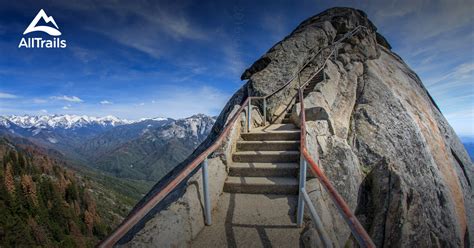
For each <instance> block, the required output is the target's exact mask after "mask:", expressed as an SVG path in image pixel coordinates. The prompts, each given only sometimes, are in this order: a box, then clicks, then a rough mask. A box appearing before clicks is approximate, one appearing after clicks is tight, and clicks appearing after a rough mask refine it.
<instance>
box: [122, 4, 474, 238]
mask: <svg viewBox="0 0 474 248" xmlns="http://www.w3.org/2000/svg"><path fill="white" fill-rule="evenodd" d="M358 26H364V27H365V28H363V29H361V31H360V32H358V33H357V34H355V35H354V36H352V37H350V38H348V39H347V40H344V41H343V42H342V43H341V45H340V46H338V49H337V53H335V55H336V56H334V57H331V58H330V59H329V60H328V61H327V63H326V64H325V67H324V74H325V80H323V81H321V82H319V83H317V84H316V85H315V87H314V89H313V90H311V92H309V94H307V95H306V97H305V98H304V104H305V110H304V111H305V113H306V116H307V123H306V125H307V128H308V133H307V142H308V143H307V146H308V148H309V149H308V150H309V151H310V153H311V155H312V156H313V157H314V158H315V160H316V161H319V164H320V166H321V167H322V168H323V170H324V172H325V173H326V174H327V176H328V177H329V178H330V180H331V181H332V183H333V184H334V186H335V187H336V188H337V190H338V191H339V192H340V193H341V195H342V196H343V197H344V198H345V199H346V201H347V203H348V204H349V206H350V207H351V208H352V210H353V211H354V212H355V213H356V215H357V217H358V218H359V219H360V220H361V222H362V224H363V225H364V227H365V228H366V229H367V231H368V232H369V234H370V236H371V237H372V238H373V240H374V242H375V244H376V246H377V247H472V246H473V241H472V239H473V238H474V236H473V235H474V233H473V231H474V219H473V218H474V216H473V212H474V211H473V209H474V208H473V206H474V202H473V199H474V195H473V191H472V182H473V173H474V169H473V164H472V162H471V160H470V158H469V156H468V154H467V152H466V151H465V149H464V148H463V146H462V144H461V142H460V140H459V138H458V137H457V136H456V134H455V132H454V131H453V129H452V128H451V127H450V126H449V124H448V122H447V121H446V119H445V118H444V117H443V115H442V113H441V112H440V110H439V109H438V107H437V106H436V104H435V103H434V101H433V99H432V98H431V97H430V95H429V93H428V91H427V90H426V89H425V87H424V86H423V84H422V82H421V80H420V79H419V78H418V76H417V75H416V74H415V73H414V72H413V71H412V70H411V69H410V68H409V67H408V66H407V65H406V64H405V63H404V62H403V60H402V59H401V58H400V57H399V56H398V55H396V54H395V53H394V52H393V51H391V50H390V49H391V46H390V44H389V43H388V41H387V40H386V39H385V38H384V37H383V36H382V35H380V34H379V33H377V29H376V27H375V26H374V25H373V24H372V23H371V22H370V20H369V19H368V18H367V16H366V14H365V13H363V12H362V11H360V10H355V9H350V8H333V9H329V10H327V11H324V12H322V13H320V14H318V15H316V16H314V17H311V18H309V19H307V20H306V21H304V22H303V23H301V24H300V25H299V26H298V27H297V28H296V29H295V31H293V32H292V33H291V34H290V35H289V36H287V37H286V38H285V39H284V40H282V41H281V42H279V43H277V44H276V45H275V46H274V47H272V48H271V49H270V50H269V51H268V52H267V53H266V54H264V55H263V56H262V57H261V58H260V59H259V60H257V61H256V62H255V63H254V64H253V65H252V66H251V67H250V68H248V69H247V70H246V71H245V72H244V73H243V75H242V79H248V82H247V84H246V85H244V87H243V88H242V89H240V90H239V92H237V93H236V94H235V95H234V97H233V98H232V99H231V101H229V103H228V104H227V106H226V107H225V108H224V110H223V111H222V113H221V115H220V116H219V118H218V120H217V122H216V125H215V127H214V130H213V132H212V133H211V135H210V137H209V138H208V139H207V140H206V141H205V142H204V143H203V144H202V145H201V146H200V147H199V148H198V149H197V150H196V151H195V153H194V154H193V155H192V156H191V157H190V158H189V159H188V160H187V161H190V160H191V159H192V158H194V157H195V156H196V155H197V154H199V152H201V151H203V149H205V148H206V147H207V146H209V145H210V144H211V143H212V141H213V140H215V138H216V137H217V135H218V133H219V131H220V130H221V129H222V127H223V126H224V124H225V123H226V121H227V119H228V118H229V117H230V116H231V115H232V114H233V113H234V112H235V109H236V108H237V107H238V105H239V104H241V103H242V101H243V100H244V99H245V97H246V96H247V95H257V96H258V95H266V94H269V93H271V92H273V91H275V90H276V89H279V88H280V87H281V86H282V85H284V84H285V83H286V82H288V81H289V80H290V85H289V86H288V87H287V88H286V89H285V90H282V91H280V92H278V93H277V94H275V95H274V96H273V97H271V98H270V99H269V100H268V105H267V106H268V112H269V115H268V118H269V120H270V121H278V120H279V118H280V116H281V115H282V113H285V112H286V109H287V108H288V106H291V103H292V102H294V101H295V96H296V91H295V90H293V88H294V87H295V86H297V85H298V84H299V83H300V82H304V81H306V80H307V79H309V77H310V75H311V74H312V73H313V72H314V71H315V70H316V69H318V68H320V67H321V66H322V65H323V64H324V62H325V60H326V57H327V56H328V52H327V51H326V50H324V49H323V50H322V51H321V52H319V53H318V51H319V50H320V49H322V48H324V47H326V46H328V45H329V44H331V43H332V42H334V41H335V40H338V39H339V38H340V37H342V36H343V35H344V34H346V33H347V32H349V31H351V30H353V29H354V28H356V27H358ZM313 58H314V60H313ZM310 60H311V62H310V63H308V62H309V61H310ZM307 63H308V64H307ZM305 64H307V66H306V67H304V68H301V67H302V66H303V65H305ZM300 69H302V73H301V77H300V78H298V77H295V75H296V74H298V72H299V71H300ZM294 106H295V107H293V109H292V120H293V121H294V122H296V124H298V125H300V124H301V123H298V122H299V117H298V116H299V113H300V111H301V109H299V104H296V105H294ZM258 107H260V109H261V108H262V106H261V105H259V106H258ZM240 124H241V123H237V126H236V127H235V128H236V130H240ZM235 137H238V135H235V134H234V135H233V136H232V137H231V138H230V139H229V140H228V142H226V147H231V146H232V143H233V142H235V140H233V139H235ZM224 154H225V153H224ZM215 159H216V160H215V161H214V163H215V165H216V166H217V167H218V166H224V167H225V166H226V165H227V163H226V160H227V158H226V156H220V157H215ZM185 163H186V161H185ZM217 167H216V169H215V171H219V169H217ZM180 168H182V165H181V167H179V166H178V167H177V169H175V171H174V172H172V173H171V174H170V175H169V177H172V176H173V173H176V172H177V171H179V169H180ZM217 174H218V175H219V176H218V178H215V180H217V182H222V180H221V179H222V177H225V176H226V173H225V172H222V173H217V172H216V175H217ZM190 182H192V180H191V181H188V184H187V185H183V186H182V187H181V188H180V189H179V190H178V191H177V192H178V193H175V194H174V195H172V196H170V197H168V198H167V202H166V203H162V204H160V205H159V206H158V207H157V209H156V211H155V213H157V212H158V214H156V215H154V216H155V217H152V215H150V216H149V218H148V219H150V218H154V219H156V218H162V217H163V216H166V214H167V212H166V211H172V210H173V209H175V208H176V207H177V206H186V207H182V208H185V211H187V213H188V214H186V215H179V213H178V214H175V215H179V216H187V217H186V218H185V219H184V220H183V222H184V223H187V224H185V225H183V224H179V225H181V226H186V227H187V228H188V229H187V230H190V231H188V232H187V234H186V235H181V236H180V242H175V243H174V244H178V245H180V244H185V243H186V240H190V239H192V238H193V235H194V234H193V233H195V232H196V230H198V229H199V228H202V226H203V224H202V223H200V224H193V218H195V217H194V216H199V217H201V216H202V210H201V205H199V206H191V205H190V204H188V203H189V202H190V201H191V200H189V199H188V200H186V199H187V198H186V197H187V194H191V193H192V192H193V191H192V187H194V186H193V183H190ZM165 183H166V179H165V181H163V182H160V183H159V184H158V185H157V186H156V187H155V188H154V189H153V190H152V192H151V193H150V194H152V193H153V191H156V190H159V189H160V187H163V184H165ZM221 186H222V185H221V184H220V183H218V184H216V185H214V186H213V187H216V189H215V191H214V192H219V190H221V188H219V187H221ZM307 187H308V192H309V193H310V197H311V198H312V200H313V202H314V203H315V206H316V209H317V212H318V213H319V215H320V216H321V219H322V221H323V225H324V227H325V229H326V231H327V233H328V234H329V236H330V238H331V239H332V242H333V243H334V244H335V245H336V246H337V247H344V246H355V242H354V240H353V239H352V238H351V235H350V230H349V228H348V227H347V225H346V224H345V223H344V221H343V220H342V218H341V217H340V216H339V214H338V212H337V210H336V208H335V206H334V204H333V203H332V202H331V200H330V198H329V196H328V195H327V193H326V192H325V190H324V189H323V188H322V186H321V185H320V184H319V182H318V180H317V179H316V178H312V179H310V180H309V181H308V186H307ZM189 192H191V193H189ZM145 200H146V198H145V199H144V201H145ZM183 201H186V203H183ZM213 204H214V203H213ZM196 209H197V212H193V211H194V210H196ZM162 210H163V211H162ZM155 213H154V214H155ZM175 213H176V212H175ZM189 213H194V214H197V215H194V216H193V215H190V214H189ZM180 220H182V219H180ZM307 220H308V221H307V223H310V219H309V218H307ZM175 221H177V222H179V221H178V220H177V219H176V218H174V219H173V218H169V219H167V220H166V221H165V222H162V223H163V224H161V226H163V225H166V224H167V225H168V226H167V228H168V229H170V230H173V228H177V226H176V225H178V224H176V225H175V224H173V223H174V222H175ZM201 222H202V220H201ZM148 223H157V222H154V221H150V222H148ZM144 225H145V224H143V225H142V226H141V227H143V226H144ZM147 226H148V227H147ZM189 228H191V229H189ZM156 230H160V229H159V228H155V229H154V228H153V224H146V226H145V228H141V229H140V230H138V231H137V230H135V233H138V235H135V237H131V236H130V235H129V236H128V238H126V240H125V239H124V240H122V243H124V242H126V241H128V240H132V242H129V243H128V244H132V246H134V245H137V244H143V242H141V241H144V240H145V239H142V238H140V237H144V236H146V233H148V234H149V235H148V236H147V237H151V236H152V234H153V235H159V234H157V233H156V232H155V233H153V232H154V231H156ZM183 237H184V238H183ZM302 237H303V238H302V240H303V242H304V244H305V245H307V246H316V245H317V244H318V242H319V241H318V238H317V232H316V231H315V230H314V229H313V228H312V225H311V224H309V225H308V226H307V230H306V232H305V233H303V234H302ZM177 239H179V238H177ZM159 244H162V243H159Z"/></svg>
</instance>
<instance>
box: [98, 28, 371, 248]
mask: <svg viewBox="0 0 474 248" xmlns="http://www.w3.org/2000/svg"><path fill="white" fill-rule="evenodd" d="M360 27H362V26H358V27H356V28H355V29H354V30H356V29H359V28H360ZM354 30H352V31H351V32H349V33H351V35H352V34H354V33H355V32H354ZM347 37H349V36H348V35H347V34H346V35H344V36H343V37H342V38H341V39H339V40H338V41H336V43H334V44H332V45H336V46H337V45H338V44H339V43H340V42H341V41H342V40H343V39H345V38H347ZM327 47H329V46H327ZM327 47H325V48H327ZM325 48H321V49H319V50H318V52H317V53H316V54H315V55H314V56H313V57H312V58H311V59H310V60H309V61H308V62H306V63H305V64H304V65H303V66H302V68H301V69H299V70H298V73H297V74H295V76H293V77H292V78H291V79H290V80H289V81H288V82H287V83H285V84H284V85H283V86H282V87H280V88H278V89H277V90H276V91H274V92H272V93H270V94H268V95H266V96H249V97H247V98H246V99H245V100H244V101H243V103H242V104H241V106H240V108H239V109H238V111H237V112H236V113H235V114H234V115H233V116H232V118H231V119H230V120H229V121H228V122H227V124H226V125H225V127H224V129H223V131H222V132H221V134H220V135H219V136H218V138H217V139H216V140H215V141H214V143H212V145H211V146H209V147H208V148H207V149H206V150H205V151H204V152H202V153H201V154H199V155H198V156H197V157H196V158H195V159H194V160H193V161H191V162H190V163H189V164H188V165H186V166H185V167H184V169H183V170H182V171H181V172H180V173H179V174H178V175H177V176H176V177H175V178H174V179H172V180H171V181H170V182H169V183H168V184H167V185H166V186H165V187H164V188H163V189H162V190H160V191H158V192H156V193H155V194H154V195H153V196H151V198H150V199H149V200H147V201H146V202H145V203H144V204H143V205H141V206H140V207H138V208H137V209H136V210H135V211H134V212H133V213H132V214H130V215H129V216H127V217H126V218H125V220H124V221H122V223H120V225H119V226H118V227H117V228H116V229H115V230H114V231H113V232H112V233H111V234H110V235H109V236H107V237H106V238H105V239H103V240H102V241H101V242H100V243H99V244H98V247H112V246H113V245H115V244H116V243H117V242H118V241H119V240H120V239H121V238H122V237H123V236H124V235H125V234H127V233H128V232H129V231H130V230H131V229H132V228H133V227H134V226H135V225H136V224H137V223H138V222H139V221H140V220H141V219H142V218H143V217H145V216H146V215H147V214H148V213H149V212H150V211H151V210H152V209H153V208H154V207H155V206H156V205H157V204H158V203H159V202H160V201H162V200H163V199H164V198H165V197H166V196H167V195H168V194H170V193H171V192H172V191H173V190H174V189H175V188H176V187H177V186H178V185H179V184H180V183H182V182H183V181H184V180H185V179H186V177H188V175H190V174H191V173H192V172H193V171H194V170H195V169H196V168H197V167H198V166H199V165H200V164H202V166H203V184H204V187H203V188H204V191H206V192H204V198H205V200H204V205H205V213H204V215H205V223H206V225H210V224H211V216H210V198H209V195H208V192H207V188H208V186H207V181H208V180H207V157H208V156H209V155H210V154H211V153H213V152H214V151H215V150H216V149H217V148H219V147H220V146H221V145H222V142H223V141H224V139H225V138H226V137H227V136H228V135H229V133H230V130H231V127H232V126H233V125H234V123H235V122H236V121H237V119H238V117H239V116H240V114H241V113H242V111H244V109H245V108H246V107H247V108H248V109H247V125H248V126H247V131H250V129H251V119H252V118H251V112H252V109H251V102H252V99H255V100H259V99H263V103H264V108H263V109H264V125H265V124H266V100H267V98H269V97H271V96H273V95H274V94H276V93H277V92H279V91H281V90H282V89H284V88H285V87H286V86H288V85H289V84H290V83H291V81H293V80H294V79H295V78H296V77H297V76H298V77H299V76H300V73H301V71H302V70H303V69H304V68H305V67H306V66H307V65H308V64H309V63H310V62H311V61H312V60H313V59H314V58H315V57H316V55H317V54H319V52H321V51H322V50H323V49H325ZM333 52H334V48H333V49H332V51H331V53H330V55H329V56H331V55H332V54H333ZM328 58H329V57H328ZM328 58H326V60H325V62H324V65H325V64H326V63H327V61H328ZM324 65H323V67H322V68H324ZM322 68H320V69H319V70H318V72H319V71H321V70H322ZM304 85H306V83H305V84H304ZM301 89H302V87H300V88H299V89H298V92H299V93H300V103H301V106H302V110H303V112H302V120H303V121H304V120H305V119H304V118H305V116H304V108H303V101H302V93H301ZM303 131H304V132H303ZM301 133H302V135H301V144H305V143H304V142H305V134H306V131H305V125H304V122H302V132H301ZM301 144H300V145H301ZM305 151H306V147H305V146H304V145H301V152H302V154H303V155H304V158H306V159H307V160H308V161H309V162H310V164H311V165H312V168H313V167H314V168H316V169H315V170H316V171H319V172H320V173H321V176H318V178H319V177H321V178H322V179H320V180H321V181H324V182H326V181H327V183H328V184H329V186H328V187H327V189H328V192H335V194H336V196H338V197H339V198H336V199H340V200H339V201H337V202H341V203H342V205H341V206H342V207H345V208H342V209H343V210H344V209H346V208H347V209H348V207H347V204H345V202H344V200H342V198H341V197H340V195H339V194H337V191H336V190H335V189H334V187H332V185H331V184H330V182H329V181H328V179H327V178H326V177H325V176H324V173H322V172H321V170H319V168H318V167H317V165H316V164H315V163H314V161H313V160H312V159H311V158H310V157H309V154H308V153H307V152H305ZM303 160H304V159H303ZM304 161H306V160H304ZM314 168H313V170H314ZM316 174H317V175H318V172H316ZM325 187H326V185H325ZM300 193H301V191H300ZM305 193H306V192H305ZM330 195H331V196H332V194H330ZM306 199H309V197H308V196H307V195H306ZM344 204H345V205H344ZM336 205H337V204H336ZM310 209H311V206H310ZM311 210H313V211H315V210H314V207H313V208H312V209H311ZM298 211H300V206H298ZM313 211H312V212H313ZM344 213H346V212H344ZM348 213H350V210H349V212H348ZM352 216H353V215H352ZM354 218H355V217H347V218H345V219H348V220H351V219H354ZM301 219H302V218H301ZM355 221H356V224H357V223H358V225H356V224H353V225H349V226H351V227H352V226H354V227H356V229H354V230H358V229H357V228H358V227H359V226H360V227H361V225H360V223H359V222H358V221H357V219H355ZM362 229H363V228H362ZM351 230H352V228H351ZM369 240H370V238H369ZM364 247H374V246H364Z"/></svg>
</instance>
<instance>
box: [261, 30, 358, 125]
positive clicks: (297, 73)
mask: <svg viewBox="0 0 474 248" xmlns="http://www.w3.org/2000/svg"><path fill="white" fill-rule="evenodd" d="M362 28H367V27H365V26H363V25H359V26H357V27H355V28H354V29H352V30H351V31H350V32H347V33H346V34H344V35H343V36H342V37H341V38H339V39H338V40H336V41H335V42H333V43H331V44H330V45H327V46H325V47H322V48H320V49H319V50H318V51H317V52H316V53H314V55H313V56H311V58H310V59H309V60H308V61H307V62H306V63H304V64H303V65H302V66H301V68H300V69H299V70H298V71H297V72H296V73H295V75H293V76H292V77H291V78H290V79H289V80H288V81H287V82H286V83H285V84H283V85H282V86H281V87H280V88H278V89H276V90H275V91H273V92H272V93H270V94H267V95H265V96H261V97H259V99H263V101H264V105H266V101H267V99H268V98H270V97H272V96H273V95H275V94H276V93H278V92H280V91H281V90H283V89H285V88H286V87H287V86H288V85H290V83H291V82H292V81H293V80H295V79H296V78H297V77H299V76H300V74H301V72H302V71H303V70H304V69H305V68H306V66H307V65H309V63H311V62H312V61H313V60H314V59H315V58H316V56H318V54H320V53H321V52H322V51H323V50H325V49H327V48H329V47H332V49H331V52H330V54H329V55H328V56H327V58H326V59H325V61H324V63H323V66H322V67H321V68H320V69H319V70H318V71H317V72H316V73H319V72H320V71H321V70H322V69H323V68H324V65H326V63H327V62H328V60H329V59H330V58H331V55H333V54H335V52H337V46H338V45H339V44H341V42H342V41H344V40H345V39H347V38H349V37H351V36H353V35H354V34H355V33H357V32H359V30H361V29H362ZM313 49H314V47H313V48H312V49H311V50H313ZM316 73H315V74H316ZM310 78H311V77H310ZM308 83H309V80H308V81H306V82H305V83H304V84H303V85H300V87H303V86H306V84H308ZM266 111H267V110H266V107H265V106H264V108H263V112H264V116H265V117H266ZM265 123H266V120H264V124H265Z"/></svg>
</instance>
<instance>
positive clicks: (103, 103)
mask: <svg viewBox="0 0 474 248" xmlns="http://www.w3.org/2000/svg"><path fill="white" fill-rule="evenodd" d="M100 104H102V105H106V104H113V102H111V101H107V100H102V101H100Z"/></svg>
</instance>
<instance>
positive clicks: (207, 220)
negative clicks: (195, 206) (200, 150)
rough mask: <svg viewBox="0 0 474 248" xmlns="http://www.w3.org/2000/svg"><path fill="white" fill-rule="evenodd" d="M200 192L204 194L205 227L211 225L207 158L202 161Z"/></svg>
mask: <svg viewBox="0 0 474 248" xmlns="http://www.w3.org/2000/svg"><path fill="white" fill-rule="evenodd" d="M202 191H203V194H204V218H205V223H206V225H208V226H210V225H211V224H212V219H211V197H210V196H209V173H208V169H207V157H206V159H204V161H202Z"/></svg>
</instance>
